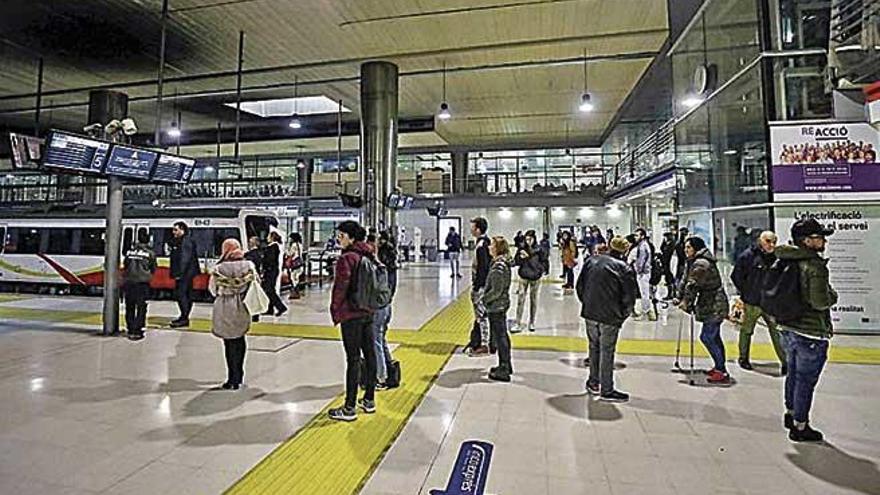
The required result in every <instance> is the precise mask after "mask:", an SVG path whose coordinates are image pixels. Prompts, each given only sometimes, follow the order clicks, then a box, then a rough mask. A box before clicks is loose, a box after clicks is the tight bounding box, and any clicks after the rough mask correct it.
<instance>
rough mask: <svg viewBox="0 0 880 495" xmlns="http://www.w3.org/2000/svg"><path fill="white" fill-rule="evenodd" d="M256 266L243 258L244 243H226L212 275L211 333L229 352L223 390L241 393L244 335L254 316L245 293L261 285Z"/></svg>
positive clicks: (209, 287) (210, 283)
mask: <svg viewBox="0 0 880 495" xmlns="http://www.w3.org/2000/svg"><path fill="white" fill-rule="evenodd" d="M259 282H260V280H259V277H258V276H257V269H256V267H254V264H253V263H251V262H250V261H248V260H246V259H245V258H244V251H242V249H241V243H239V242H238V240H236V239H232V238H230V239H226V240H225V241H223V248H222V254H221V255H220V261H219V262H218V263H217V265H216V266H215V267H214V270H213V272H212V273H211V279H210V281H209V283H208V290H209V291H210V292H211V294H212V295H213V296H214V311H213V314H212V315H211V321H212V323H213V325H212V330H211V331H212V333H213V334H214V335H216V336H217V337H220V338H221V339H223V347H224V349H225V352H226V370H227V379H226V382H225V383H224V384H223V385H221V386H220V388H222V389H223V390H238V389H239V387H241V383H242V380H243V379H244V355H245V351H246V350H247V345H246V343H245V337H244V336H245V334H246V333H247V332H248V330H250V326H251V315H250V313H249V312H248V309H247V307H246V306H245V305H244V294H245V293H247V290H248V288H249V287H250V284H252V283H259Z"/></svg>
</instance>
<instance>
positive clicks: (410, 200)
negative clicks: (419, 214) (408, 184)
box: [403, 196, 415, 210]
mask: <svg viewBox="0 0 880 495" xmlns="http://www.w3.org/2000/svg"><path fill="white" fill-rule="evenodd" d="M414 200H415V198H413V197H412V196H407V197H406V204H405V205H404V206H403V207H404V208H406V209H407V210H408V209H410V208H412V206H413V201H414Z"/></svg>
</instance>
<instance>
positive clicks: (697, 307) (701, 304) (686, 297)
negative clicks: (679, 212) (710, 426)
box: [679, 236, 730, 384]
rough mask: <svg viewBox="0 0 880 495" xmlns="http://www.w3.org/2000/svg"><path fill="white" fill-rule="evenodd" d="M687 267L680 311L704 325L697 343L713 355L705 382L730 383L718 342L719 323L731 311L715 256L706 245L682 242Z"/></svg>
mask: <svg viewBox="0 0 880 495" xmlns="http://www.w3.org/2000/svg"><path fill="white" fill-rule="evenodd" d="M685 253H686V255H687V258H688V267H687V272H686V274H685V283H684V289H683V291H682V293H683V297H682V299H681V301H680V303H679V306H680V307H681V309H682V310H684V311H685V312H687V313H692V314H693V315H694V318H696V320H697V321H699V322H701V323H702V324H703V328H702V329H701V331H700V341H701V342H702V343H703V345H704V346H706V350H708V351H709V355H710V356H712V361H713V362H714V366H713V367H712V369H711V370H709V372H708V373H707V374H708V378H707V381H708V382H709V383H712V384H728V383H730V375H729V374H728V372H727V366H726V365H725V354H724V341H723V340H721V323H722V322H723V321H724V318H726V317H727V313H728V310H729V309H730V308H729V306H728V301H727V293H725V292H724V284H723V283H722V281H721V273H720V272H719V271H718V265H717V262H716V261H715V257H714V256H713V255H712V253H710V252H709V248H707V247H706V242H705V241H704V240H703V239H701V238H699V237H697V236H693V237H689V238H688V240H687V241H686V242H685Z"/></svg>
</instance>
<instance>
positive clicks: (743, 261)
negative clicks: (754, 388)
mask: <svg viewBox="0 0 880 495" xmlns="http://www.w3.org/2000/svg"><path fill="white" fill-rule="evenodd" d="M776 240H777V238H776V234H775V233H773V232H771V231H769V230H766V231H764V232H761V236H760V237H759V238H758V242H757V243H756V244H754V245H753V246H751V247H749V248H748V249H746V250H745V251H743V253H742V254H740V255H739V257H738V258H737V259H736V265H735V266H734V268H733V273H731V274H730V279H731V280H732V281H733V285H734V286H736V290H738V291H739V297H740V299H742V302H743V316H742V323H741V324H740V327H739V367H740V368H742V369H744V370H751V369H754V368H753V366H752V362H751V360H750V359H749V355H750V354H751V348H752V334H753V333H755V324H757V323H758V318H764V323H765V324H766V325H767V331H768V332H770V341H771V342H773V349H774V350H775V351H776V357H778V358H779V362H780V363H781V364H782V370H781V371H782V375H785V374H786V372H787V370H786V367H785V349H784V348H783V347H782V338H781V336H780V335H779V330H778V329H777V328H776V321H775V320H774V319H773V317H772V316H770V315H768V314H767V313H765V312H764V310H763V309H761V294H762V291H763V289H764V279H765V278H766V274H767V270H768V269H769V268H770V266H771V265H773V262H774V261H776V255H775V254H773V252H774V251H775V250H776Z"/></svg>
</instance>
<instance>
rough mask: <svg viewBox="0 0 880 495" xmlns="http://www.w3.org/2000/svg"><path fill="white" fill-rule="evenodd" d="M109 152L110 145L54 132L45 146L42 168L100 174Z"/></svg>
mask: <svg viewBox="0 0 880 495" xmlns="http://www.w3.org/2000/svg"><path fill="white" fill-rule="evenodd" d="M109 150H110V143H105V142H103V141H98V140H96V139H89V138H85V137H80V136H74V135H72V134H65V133H63V132H58V131H54V132H52V134H51V135H50V136H49V139H48V142H47V144H46V154H45V156H44V157H43V166H44V167H47V168H54V169H62V170H67V171H74V172H81V173H92V174H100V173H101V172H102V171H103V169H104V162H105V160H106V159H107V152H108V151H109Z"/></svg>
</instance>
